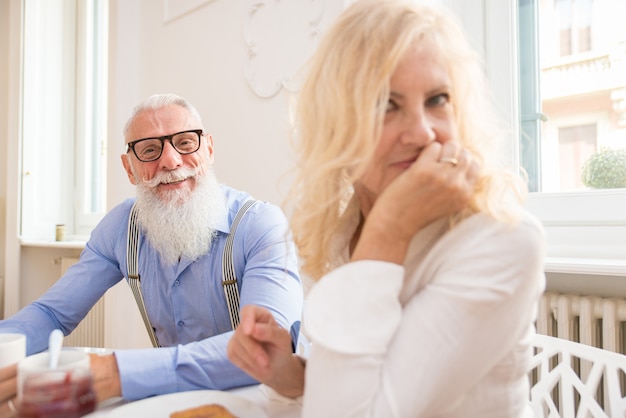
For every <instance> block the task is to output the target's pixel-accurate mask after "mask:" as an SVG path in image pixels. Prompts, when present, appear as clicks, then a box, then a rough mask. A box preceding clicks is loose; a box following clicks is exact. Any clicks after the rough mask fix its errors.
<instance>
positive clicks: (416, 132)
mask: <svg viewBox="0 0 626 418" xmlns="http://www.w3.org/2000/svg"><path fill="white" fill-rule="evenodd" d="M406 122H407V123H406V127H405V131H404V135H402V141H403V142H406V143H414V144H417V145H420V146H423V145H426V144H429V143H431V142H432V141H434V140H435V139H436V138H437V134H436V132H435V125H434V123H433V121H432V120H431V118H430V117H429V116H428V114H427V113H424V112H414V113H412V114H411V115H409V116H408V117H407V121H406Z"/></svg>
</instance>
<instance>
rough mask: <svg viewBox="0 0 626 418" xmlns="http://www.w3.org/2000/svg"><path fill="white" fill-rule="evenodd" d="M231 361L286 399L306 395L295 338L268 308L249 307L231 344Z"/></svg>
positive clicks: (243, 310)
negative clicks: (293, 341) (294, 346)
mask: <svg viewBox="0 0 626 418" xmlns="http://www.w3.org/2000/svg"><path fill="white" fill-rule="evenodd" d="M227 351H228V357H229V358H230V360H231V361H232V362H233V363H234V364H235V365H236V366H238V367H239V368H241V369H242V370H243V371H245V372H246V373H248V374H249V375H250V376H252V377H254V378H255V379H257V380H258V381H259V382H261V383H263V384H265V385H267V386H269V387H271V388H272V389H274V390H275V391H276V392H278V393H279V394H281V395H283V396H287V397H290V398H296V397H298V396H302V393H303V392H304V364H303V362H302V361H301V360H300V359H299V358H298V357H297V356H296V355H294V354H293V352H292V347H291V335H290V334H289V332H288V331H287V330H286V329H284V328H282V327H280V326H279V325H278V323H276V321H275V320H274V317H273V316H272V314H271V313H270V312H269V311H268V310H267V309H265V308H262V307H260V306H254V305H247V306H244V307H243V308H242V309H241V321H240V323H239V326H238V327H237V329H236V330H235V333H234V334H233V336H232V338H231V339H230V341H229V343H228V350H227Z"/></svg>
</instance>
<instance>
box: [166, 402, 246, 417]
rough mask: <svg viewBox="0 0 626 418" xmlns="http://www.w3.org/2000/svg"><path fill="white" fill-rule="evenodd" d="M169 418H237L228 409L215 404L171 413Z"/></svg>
mask: <svg viewBox="0 0 626 418" xmlns="http://www.w3.org/2000/svg"><path fill="white" fill-rule="evenodd" d="M170 418H237V417H236V416H234V415H233V414H231V413H230V411H229V410H228V409H226V408H225V407H223V406H222V405H218V404H216V403H212V404H208V405H201V406H197V407H195V408H189V409H183V410H182V411H176V412H172V413H171V414H170Z"/></svg>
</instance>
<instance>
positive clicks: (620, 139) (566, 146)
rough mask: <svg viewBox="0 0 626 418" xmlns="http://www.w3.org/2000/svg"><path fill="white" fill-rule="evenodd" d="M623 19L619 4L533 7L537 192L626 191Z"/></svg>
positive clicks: (624, 5)
mask: <svg viewBox="0 0 626 418" xmlns="http://www.w3.org/2000/svg"><path fill="white" fill-rule="evenodd" d="M522 3H528V2H520V4H522ZM624 16H626V2H624V1H623V0H593V1H592V0H540V1H539V4H538V16H537V17H538V19H537V27H538V30H537V36H538V42H537V45H538V51H536V53H537V55H538V57H539V82H538V86H539V87H538V90H537V91H538V94H539V100H538V104H539V108H538V109H536V113H539V114H543V115H545V117H546V121H545V122H543V123H541V128H540V132H539V135H538V136H536V137H537V138H539V139H538V142H537V143H538V147H539V149H538V154H537V157H538V158H539V161H540V164H539V166H540V167H539V168H538V169H536V170H534V173H536V174H537V175H538V177H539V181H538V184H537V189H536V191H542V192H572V191H578V192H583V191H591V190H598V189H619V188H626V101H625V99H626V25H624V24H623V17H624ZM520 24H521V27H526V28H528V27H531V26H529V22H528V21H526V22H525V21H524V20H523V15H520ZM520 47H521V48H523V47H522V46H521V45H520ZM520 61H521V62H520V64H521V66H522V67H523V66H524V65H526V63H525V62H524V57H523V56H522V57H521V60H520ZM525 82H526V83H528V82H529V81H528V80H524V78H523V77H522V78H521V83H522V89H521V91H522V95H524V94H525V85H524V83H525ZM526 85H528V84H526ZM530 113H532V111H530ZM525 165H526V164H525ZM531 169H532V167H531ZM624 190H626V189H624Z"/></svg>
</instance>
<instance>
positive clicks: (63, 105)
mask: <svg viewBox="0 0 626 418" xmlns="http://www.w3.org/2000/svg"><path fill="white" fill-rule="evenodd" d="M22 7H23V8H24V13H23V16H24V18H25V19H33V21H30V20H29V21H25V22H23V28H24V29H23V31H22V33H23V34H24V41H23V45H22V48H23V49H24V50H23V57H24V58H23V59H24V62H23V74H22V93H21V94H22V106H23V109H22V118H23V120H22V126H23V128H22V132H21V136H22V161H21V164H22V181H21V205H20V211H21V226H20V239H21V242H22V244H30V243H33V242H41V241H43V242H54V240H55V225H56V224H58V223H63V224H65V225H66V231H67V233H66V237H67V239H68V240H70V241H83V242H84V241H85V240H86V239H87V237H88V236H89V234H90V232H91V230H92V229H93V227H94V226H95V225H96V223H97V222H98V221H99V220H100V219H101V218H102V216H103V215H104V210H105V208H106V204H105V201H104V199H105V197H106V171H105V168H106V147H105V144H106V97H107V96H106V95H107V90H108V86H107V83H106V80H107V67H108V63H107V60H106V51H107V45H106V40H107V38H108V34H107V25H108V23H107V21H108V15H107V13H108V9H107V7H108V6H107V2H105V1H102V0H47V1H45V2H41V1H30V0H22ZM96 21H98V23H96ZM34 22H36V23H34ZM96 24H97V25H99V27H98V30H100V31H101V32H100V33H99V34H98V35H97V36H95V35H94V25H96ZM48 29H49V30H51V32H49V33H48V32H46V31H47V30H48ZM61 32H62V34H61ZM96 44H97V45H96ZM94 48H100V51H104V52H105V53H104V54H102V55H100V56H99V57H98V58H99V60H96V57H95V56H94V54H93V51H94ZM42 68H45V69H46V71H42ZM96 112H97V113H98V116H97V117H94V114H95V113H96ZM98 120H99V124H98ZM94 127H95V128H94ZM94 147H96V148H97V147H99V148H100V149H94ZM92 155H96V156H97V157H96V158H95V159H96V161H95V166H92V164H90V163H89V162H90V161H93V160H92ZM98 157H99V158H100V160H99V161H98V160H97V159H98ZM94 168H95V170H94ZM94 182H95V183H94ZM94 185H95V186H96V187H94ZM96 191H99V192H98V194H97V196H95V198H96V201H97V202H99V204H98V205H97V207H96V209H97V210H93V208H94V205H93V204H91V203H90V202H92V201H93V199H94V194H95V192H96Z"/></svg>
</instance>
